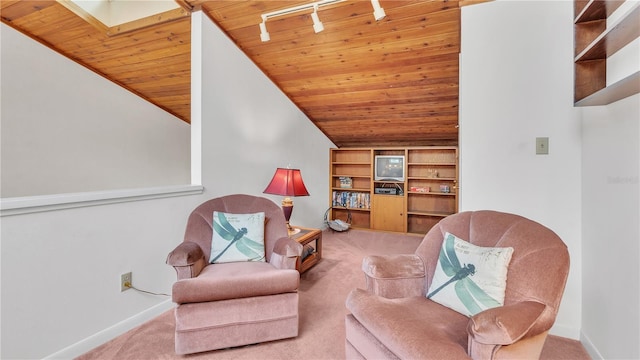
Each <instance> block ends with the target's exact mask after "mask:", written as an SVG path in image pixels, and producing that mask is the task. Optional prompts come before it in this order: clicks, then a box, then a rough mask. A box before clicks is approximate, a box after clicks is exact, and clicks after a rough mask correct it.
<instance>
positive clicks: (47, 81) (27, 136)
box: [0, 24, 190, 198]
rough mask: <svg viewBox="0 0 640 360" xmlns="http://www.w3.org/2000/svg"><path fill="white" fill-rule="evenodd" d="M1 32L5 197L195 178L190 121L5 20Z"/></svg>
mask: <svg viewBox="0 0 640 360" xmlns="http://www.w3.org/2000/svg"><path fill="white" fill-rule="evenodd" d="M0 33H1V36H2V42H1V44H2V51H1V61H2V67H3V69H2V70H3V71H2V77H1V80H0V81H1V86H2V89H3V90H4V91H3V92H2V99H1V100H2V106H1V107H0V108H1V110H0V116H1V119H2V135H1V136H2V139H1V140H2V141H1V154H2V176H1V181H2V187H1V196H2V197H3V198H9V197H21V196H33V195H48V194H59V193H73V192H85V191H97V190H113V189H126V188H139V187H153V186H165V185H178V184H189V183H190V148H189V141H190V128H189V124H187V123H185V122H184V121H181V120H180V119H178V118H176V117H175V116H173V115H171V114H169V113H167V112H165V111H164V110H162V109H160V108H158V107H157V106H155V105H152V104H150V103H148V102H146V101H145V100H143V99H141V98H139V97H137V96H134V95H132V94H131V93H130V92H129V91H127V90H125V89H123V88H121V87H119V86H117V85H115V84H113V83H111V82H108V81H106V80H105V79H104V78H102V77H101V76H99V75H97V74H96V73H94V72H92V71H90V70H88V69H86V68H84V67H81V66H78V64H77V63H75V62H74V61H71V60H69V59H67V58H65V57H63V56H60V55H59V54H58V53H56V52H54V51H53V50H51V49H49V48H47V47H44V46H42V45H41V44H39V43H37V42H35V41H30V40H29V39H28V38H27V37H26V36H24V35H22V34H21V33H19V32H17V31H16V30H14V29H13V28H11V27H8V26H6V25H5V24H2V25H1V31H0Z"/></svg>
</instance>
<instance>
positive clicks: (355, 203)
mask: <svg viewBox="0 0 640 360" xmlns="http://www.w3.org/2000/svg"><path fill="white" fill-rule="evenodd" d="M377 155H401V156H403V157H404V159H405V161H404V166H405V169H404V175H405V177H404V179H403V181H393V180H376V179H375V176H374V170H375V163H374V161H375V157H376V156H377ZM329 159H330V163H329V168H330V175H329V176H330V179H329V183H330V188H329V197H330V199H329V204H330V210H331V211H330V215H329V218H330V219H341V220H346V219H347V217H348V216H349V215H350V216H351V225H352V227H354V228H365V229H375V230H385V231H397V232H408V233H415V234H426V232H427V231H429V229H431V227H433V225H435V224H436V223H437V222H438V221H440V220H441V219H442V218H444V217H445V216H448V215H451V214H454V213H456V212H458V149H457V147H453V146H431V147H409V148H339V149H331V150H330V154H329ZM349 186H350V187H349ZM389 188H392V189H393V193H392V194H389V193H380V192H379V191H376V189H389Z"/></svg>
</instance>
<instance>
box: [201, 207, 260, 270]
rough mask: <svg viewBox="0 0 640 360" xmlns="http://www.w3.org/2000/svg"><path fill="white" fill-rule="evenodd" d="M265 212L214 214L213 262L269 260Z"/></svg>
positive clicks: (211, 260) (211, 259) (210, 258)
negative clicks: (265, 237)
mask: <svg viewBox="0 0 640 360" xmlns="http://www.w3.org/2000/svg"><path fill="white" fill-rule="evenodd" d="M264 225H265V215H264V212H259V213H254V214H230V213H224V212H219V211H214V212H213V236H212V237H211V256H210V257H209V262H210V263H212V264H213V263H226V262H235V261H265V254H264Z"/></svg>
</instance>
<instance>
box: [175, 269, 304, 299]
mask: <svg viewBox="0 0 640 360" xmlns="http://www.w3.org/2000/svg"><path fill="white" fill-rule="evenodd" d="M299 284H300V274H299V273H298V271H297V270H282V269H276V268H275V267H274V266H273V265H271V264H269V263H264V262H235V263H224V264H211V265H208V266H206V267H205V268H204V269H203V270H202V272H201V273H200V274H199V275H198V276H197V277H195V278H191V279H184V280H180V281H177V282H175V283H174V284H173V292H172V295H173V302H175V303H177V304H184V303H196V302H206V301H217V300H226V299H237V298H245V297H253V296H263V295H275V294H282V293H287V292H295V291H297V290H298V285H299Z"/></svg>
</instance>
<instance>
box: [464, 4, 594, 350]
mask: <svg viewBox="0 0 640 360" xmlns="http://www.w3.org/2000/svg"><path fill="white" fill-rule="evenodd" d="M572 18H573V3H572V2H571V1H494V2H489V3H483V4H479V5H473V6H467V7H464V8H463V9H462V52H461V61H460V169H461V173H460V186H461V202H460V209H461V210H476V209H494V210H499V211H507V212H513V213H517V214H520V215H523V216H525V217H528V218H531V219H533V220H535V221H538V222H540V223H542V224H544V225H546V226H547V227H549V228H551V229H552V230H554V231H555V232H556V233H557V234H558V235H559V236H560V237H561V238H562V239H563V240H564V241H565V243H566V244H567V246H568V248H569V252H570V256H571V271H570V274H569V279H568V282H567V286H566V289H565V293H564V297H563V300H562V305H561V307H560V312H559V314H558V317H557V320H556V324H555V326H554V327H553V329H552V333H555V334H558V335H562V336H568V337H571V338H574V339H577V338H579V331H580V326H581V318H580V316H581V308H582V305H581V286H582V285H581V284H582V275H581V273H582V261H581V257H582V233H581V211H582V210H581V199H580V196H581V165H580V162H581V154H580V146H581V141H580V121H579V113H578V110H576V109H574V108H573V61H572V59H573V27H572V24H573V22H572ZM536 137H549V150H550V151H549V155H536V154H535V139H536Z"/></svg>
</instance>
